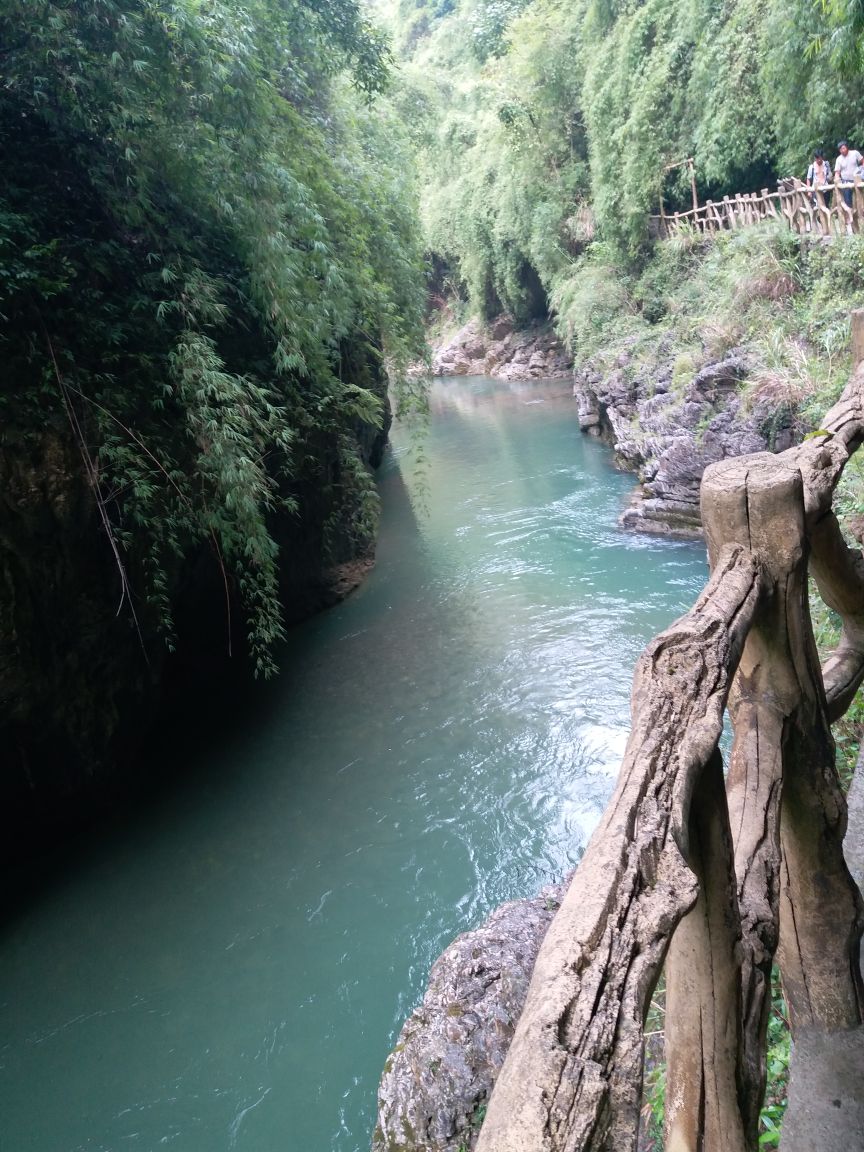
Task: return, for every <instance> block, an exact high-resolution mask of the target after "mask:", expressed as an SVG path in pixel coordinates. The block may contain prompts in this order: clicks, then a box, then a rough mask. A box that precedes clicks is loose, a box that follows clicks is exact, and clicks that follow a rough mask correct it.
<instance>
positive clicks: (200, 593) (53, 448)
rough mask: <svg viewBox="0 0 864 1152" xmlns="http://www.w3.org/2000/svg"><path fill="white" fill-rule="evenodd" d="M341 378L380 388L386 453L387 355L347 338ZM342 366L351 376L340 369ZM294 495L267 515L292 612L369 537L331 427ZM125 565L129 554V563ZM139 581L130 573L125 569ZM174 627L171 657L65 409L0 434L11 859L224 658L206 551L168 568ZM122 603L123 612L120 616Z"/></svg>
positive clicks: (375, 442) (134, 764) (314, 596)
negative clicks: (116, 543)
mask: <svg viewBox="0 0 864 1152" xmlns="http://www.w3.org/2000/svg"><path fill="white" fill-rule="evenodd" d="M342 369H343V372H344V373H345V378H348V379H351V380H352V382H356V383H358V384H360V385H361V386H363V387H368V388H370V389H371V390H373V391H375V392H376V394H377V395H379V397H380V398H381V399H382V402H383V404H384V410H385V420H384V426H383V428H380V429H379V428H374V427H371V426H367V425H362V426H361V425H359V424H358V426H357V427H356V429H355V438H356V443H357V450H358V452H359V454H360V456H361V457H362V459H363V460H364V461H365V462H366V463H367V464H369V465H370V466H371V465H373V464H377V463H378V462H380V459H381V453H382V451H383V446H384V444H385V442H386V434H387V429H388V428H389V423H390V409H389V403H388V402H387V381H386V374H385V373H384V371H383V368H382V365H381V360H380V356H379V355H378V354H377V352H376V351H375V350H374V349H371V348H369V347H368V346H367V345H366V344H365V343H364V344H363V345H357V346H353V347H346V349H345V355H344V356H343V364H342ZM349 373H350V376H349V375H348V374H349ZM304 450H305V451H304V455H305V458H306V461H307V463H306V465H305V470H304V473H303V475H302V476H300V477H299V478H298V480H297V481H296V483H295V485H294V487H293V488H292V492H291V494H292V495H293V496H294V497H295V498H296V499H297V502H298V505H299V512H298V514H297V515H295V516H288V515H282V516H280V517H277V518H276V519H275V520H274V522H273V524H272V526H271V527H272V531H273V534H274V538H275V539H276V540H277V542H278V544H279V548H280V561H281V564H280V578H281V593H282V599H283V603H284V613H285V619H286V621H287V622H288V623H292V622H295V621H297V620H300V619H302V618H303V617H305V616H308V615H310V614H312V613H314V612H316V611H319V610H320V609H322V608H324V607H327V606H328V605H330V604H333V603H334V602H335V601H336V600H337V599H339V598H341V597H342V596H344V595H345V594H346V593H347V592H349V591H350V590H351V588H353V587H354V586H356V584H357V583H358V582H359V580H360V578H361V577H362V575H363V573H364V571H365V569H366V568H367V567H368V566H369V565H370V564H371V562H372V558H373V555H374V539H372V538H370V536H369V534H368V532H366V533H363V532H360V531H358V529H357V524H356V515H355V513H356V508H355V506H354V496H353V495H352V493H351V485H350V482H349V481H350V478H348V477H344V476H342V475H340V468H341V464H340V459H339V455H338V453H337V452H336V451H335V446H334V444H333V443H332V442H331V441H330V440H328V438H327V437H324V436H322V437H319V438H318V439H317V440H316V441H315V442H311V441H310V442H309V443H307V444H306V445H304ZM126 562H127V563H128V564H129V569H130V573H132V572H133V570H134V563H135V561H134V556H133V557H131V558H126ZM133 583H134V576H133ZM169 583H170V587H169V592H170V595H171V599H172V601H173V603H174V606H175V619H176V625H177V631H178V637H179V644H178V651H177V655H176V656H171V655H169V654H168V652H167V649H166V647H165V644H164V642H163V641H162V640H161V638H160V637H159V636H158V635H157V632H156V629H155V623H156V622H155V620H154V618H153V617H152V615H151V614H150V612H149V610H148V608H147V605H146V603H144V602H143V598H142V597H140V596H138V597H136V601H135V605H136V613H137V616H138V621H139V624H140V632H141V635H140V636H139V633H138V629H137V628H136V626H135V623H134V620H133V618H132V616H131V613H130V612H129V607H128V600H127V601H125V602H124V603H123V605H122V607H121V599H122V584H121V579H120V574H119V571H118V567H117V562H116V559H115V557H114V555H113V553H112V549H111V545H110V541H109V539H108V536H107V534H106V532H105V529H104V527H103V525H102V523H101V520H100V516H99V512H98V507H97V504H96V501H95V499H94V496H93V492H92V490H91V488H90V485H89V483H88V481H87V479H86V476H85V470H84V468H83V466H82V461H81V457H80V453H79V450H78V448H77V447H76V445H75V443H74V441H73V440H72V438H71V436H70V435H69V432H68V428H67V426H66V425H65V423H64V422H63V421H62V419H58V421H57V423H56V425H54V426H52V425H47V426H46V427H44V428H42V429H40V430H33V431H28V432H27V433H26V434H23V433H22V434H16V433H15V432H14V431H13V430H11V429H10V428H9V427H7V428H5V429H4V431H3V436H2V439H0V832H2V843H3V845H4V851H6V852H7V853H8V854H11V855H15V854H16V853H17V852H18V851H19V850H20V849H21V848H22V847H23V846H24V845H25V844H26V842H27V840H28V838H29V836H30V829H31V826H32V827H33V828H42V827H44V828H45V829H49V828H51V827H56V826H57V825H58V824H68V825H74V823H75V822H77V821H78V820H79V819H81V818H82V817H84V816H86V815H87V814H88V813H89V812H90V810H91V809H92V808H93V807H94V806H96V805H97V804H99V803H101V802H102V801H103V800H105V799H106V798H109V797H110V795H111V794H112V793H113V792H114V791H115V790H117V789H123V788H125V786H126V785H127V784H129V783H131V782H133V780H134V781H135V783H136V784H137V783H138V782H139V781H138V778H140V777H143V776H146V775H147V773H148V772H150V771H151V768H150V767H149V766H144V765H143V764H141V763H140V760H139V759H138V749H139V746H140V740H141V737H142V734H143V733H144V732H145V731H146V730H147V728H148V726H149V725H150V724H151V723H152V721H153V718H154V716H155V715H156V713H157V709H158V707H159V705H160V703H161V701H162V699H163V696H164V691H165V685H166V684H168V685H169V686H170V687H169V692H181V693H182V692H185V691H186V690H187V689H186V687H185V685H187V684H188V682H189V680H190V677H191V678H194V679H195V681H196V683H198V682H200V681H203V679H205V678H207V677H210V678H212V679H214V680H215V679H216V678H218V677H219V676H220V674H222V671H223V670H225V669H226V668H227V666H228V656H227V653H228V628H227V624H226V621H227V612H226V593H225V583H224V579H223V574H222V572H221V570H220V568H219V565H218V564H217V562H216V560H215V558H214V555H213V553H212V551H211V550H210V549H207V548H202V549H201V551H200V552H198V553H197V554H194V555H191V556H189V557H187V558H186V560H185V561H184V563H183V564H182V565H181V564H179V563H178V566H177V569H176V571H174V572H172V573H169ZM118 608H119V611H118ZM231 618H232V624H233V643H232V649H233V651H234V653H235V656H234V658H233V660H232V661H231V667H232V668H233V667H235V666H236V665H237V664H238V663H239V664H241V665H242V664H243V662H244V658H243V656H242V653H243V650H244V636H243V634H244V633H245V620H244V618H243V613H242V610H241V607H240V605H239V604H238V603H237V602H236V600H235V597H234V595H233V594H232V596H231Z"/></svg>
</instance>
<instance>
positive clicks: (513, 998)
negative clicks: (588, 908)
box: [372, 877, 569, 1152]
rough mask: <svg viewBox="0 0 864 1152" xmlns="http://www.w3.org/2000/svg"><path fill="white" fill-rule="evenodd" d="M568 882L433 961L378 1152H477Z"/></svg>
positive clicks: (391, 1066) (383, 1106) (386, 1089)
mask: <svg viewBox="0 0 864 1152" xmlns="http://www.w3.org/2000/svg"><path fill="white" fill-rule="evenodd" d="M567 883H569V877H568V878H567V880H565V881H564V882H563V883H562V884H560V885H555V886H552V887H549V888H544V889H543V890H542V892H541V893H540V894H539V895H538V896H536V897H534V898H533V899H531V900H518V901H514V902H512V903H509V904H504V905H502V906H501V907H500V908H498V909H496V910H495V912H493V913H492V915H491V916H490V917H489V919H488V920H486V922H485V923H484V924H482V925H481V926H480V927H479V928H476V929H475V930H474V931H472V932H466V933H465V934H464V935H462V936H459V937H457V939H456V940H454V941H453V943H452V944H451V945H450V947H449V948H447V949H446V951H445V952H444V953H443V954H442V955H441V956H439V958H438V959H437V960H436V961H435V964H434V965H433V967H432V971H431V973H430V975H429V985H428V988H427V990H426V995H425V996H424V997H423V1003H422V1004H421V1005H420V1006H419V1008H416V1009H415V1010H414V1012H413V1013H412V1014H411V1016H410V1017H409V1019H408V1020H407V1021H406V1023H405V1024H404V1026H403V1028H402V1031H401V1032H400V1034H399V1039H398V1042H397V1044H396V1047H395V1048H394V1050H393V1052H392V1054H391V1055H390V1057H389V1058H388V1060H387V1063H386V1065H385V1069H384V1075H383V1076H382V1079H381V1084H380V1087H379V1089H378V1124H377V1127H376V1129H375V1135H374V1138H373V1141H372V1150H373V1152H460V1149H464V1150H466V1152H470V1150H471V1149H473V1147H474V1145H475V1143H476V1141H477V1136H478V1133H479V1130H480V1125H481V1123H482V1120H483V1115H484V1113H485V1105H486V1101H487V1100H488V1098H489V1095H490V1093H491V1091H492V1085H493V1084H494V1083H495V1078H496V1077H497V1075H498V1072H499V1071H500V1069H501V1065H502V1064H503V1062H504V1057H505V1055H506V1053H507V1048H508V1047H509V1045H510V1041H511V1039H512V1036H513V1031H514V1029H515V1026H516V1021H517V1020H518V1018H519V1015H520V1013H521V1011H522V1008H523V1005H524V1003H525V996H526V994H527V992H528V982H529V980H530V978H531V972H532V970H533V968H534V961H535V959H536V957H537V952H538V950H539V948H540V944H541V943H542V940H543V937H544V936H545V935H546V930H547V928H548V927H549V924H550V923H551V921H552V917H553V916H554V915H555V912H556V911H557V909H558V905H559V904H560V902H561V899H562V897H563V895H564V892H565V890H566V887H567Z"/></svg>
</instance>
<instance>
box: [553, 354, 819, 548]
mask: <svg viewBox="0 0 864 1152" xmlns="http://www.w3.org/2000/svg"><path fill="white" fill-rule="evenodd" d="M749 372H750V364H749V362H748V360H747V357H746V355H745V354H744V353H743V352H742V351H741V350H738V349H733V350H732V351H731V352H729V353H727V354H726V355H725V356H724V357H722V358H721V359H720V360H717V361H715V362H712V363H709V364H706V365H704V366H703V367H702V368H699V369H698V370H696V371H695V372H694V373H693V374H692V375H689V376H688V375H686V374H685V375H684V378H683V379H681V373H680V372H676V370H675V366H674V365H673V363H671V362H670V363H669V364H667V365H665V366H662V367H661V368H660V369H658V370H655V371H650V370H648V369H638V368H637V369H634V368H633V367H632V366H631V364H630V362H629V359H628V357H627V355H626V354H625V355H624V356H622V357H621V358H620V359H619V362H618V365H617V367H616V368H615V369H613V371H611V372H607V373H605V374H601V373H599V372H596V371H593V370H592V368H591V366H590V365H589V366H586V367H583V368H581V369H579V370H577V371H576V373H575V385H574V389H573V393H574V396H575V398H576V400H577V402H578V404H579V422H580V425H581V427H582V429H583V431H586V432H588V433H590V434H591V435H595V436H602V437H603V438H604V439H606V440H608V441H609V442H610V443H611V444H612V445H613V446H614V449H615V453H616V456H617V458H618V462H619V463H620V464H621V465H622V467H624V468H627V469H630V470H631V471H633V472H635V473H636V474H637V476H638V477H639V480H640V482H641V484H640V488H639V490H638V491H637V492H636V494H635V496H634V499H633V502H632V504H631V506H630V507H629V508H628V509H627V510H626V511H625V512H624V514H623V515H622V517H621V522H622V523H623V524H624V525H625V526H626V527H628V528H634V529H639V530H641V531H647V532H674V533H679V534H685V535H695V534H697V533H698V532H699V531H700V528H701V521H700V517H699V486H700V483H701V481H702V473H703V472H704V471H705V469H706V468H707V467H708V465H709V464H713V463H714V462H715V461H717V460H723V459H726V458H727V457H730V456H741V455H744V454H746V453H750V452H765V451H781V450H783V449H785V448H788V447H790V446H791V444H792V443H793V440H794V439H795V435H796V430H795V429H794V427H793V421H792V418H791V416H790V415H789V413H788V411H787V409H785V408H784V407H783V405H782V404H781V405H778V404H777V403H776V401H774V400H772V398H771V397H769V396H763V397H762V398H761V399H760V398H757V399H756V400H755V402H754V403H753V404H752V405H751V406H749V407H745V405H744V404H743V403H742V400H741V395H740V391H739V388H740V384H741V383H742V381H744V380H745V379H746V377H747V375H748V374H749Z"/></svg>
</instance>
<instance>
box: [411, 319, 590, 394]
mask: <svg viewBox="0 0 864 1152" xmlns="http://www.w3.org/2000/svg"><path fill="white" fill-rule="evenodd" d="M571 364H572V361H571V360H570V358H569V356H568V355H567V353H566V352H565V350H564V347H563V345H562V344H561V341H560V340H559V339H558V337H557V336H556V335H555V333H554V331H553V330H552V328H551V326H550V325H549V324H535V325H532V326H530V327H528V328H523V329H518V330H517V329H516V327H515V325H514V321H513V320H512V319H511V317H509V316H499V317H498V318H497V319H495V320H493V321H491V322H490V323H489V324H482V323H481V322H480V321H479V320H471V321H469V322H468V323H467V324H466V325H465V326H464V327H463V328H460V330H459V331H458V332H457V333H456V335H455V336H452V337H451V338H450V339H449V340H447V341H446V342H445V343H444V344H443V345H441V347H439V348H438V349H437V350H436V352H435V357H434V360H433V362H432V372H433V375H435V376H496V377H498V378H499V379H501V380H529V379H546V380H549V379H560V378H562V377H565V376H569V375H570V370H571Z"/></svg>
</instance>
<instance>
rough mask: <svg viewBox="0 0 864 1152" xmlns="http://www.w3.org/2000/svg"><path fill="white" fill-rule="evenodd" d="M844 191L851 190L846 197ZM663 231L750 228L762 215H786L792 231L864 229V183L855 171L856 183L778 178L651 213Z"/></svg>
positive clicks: (844, 232) (824, 233) (666, 233)
mask: <svg viewBox="0 0 864 1152" xmlns="http://www.w3.org/2000/svg"><path fill="white" fill-rule="evenodd" d="M843 191H846V192H848V193H849V198H850V200H851V204H848V205H847V203H846V201H845V198H844V196H843ZM651 220H652V221H653V222H654V225H655V227H656V228H657V229H658V230H659V232H660V234H661V235H663V236H675V235H677V234H678V233H680V232H681V231H683V230H684V229H686V228H691V229H696V230H697V231H699V232H722V231H729V230H733V231H734V230H735V229H737V228H746V227H748V226H749V225H751V224H758V223H759V222H760V221H763V220H778V221H785V222H786V223H787V224H788V225H789V227H790V228H791V229H792V230H793V231H794V232H799V233H802V234H803V233H805V232H813V233H815V234H816V235H821V236H833V235H843V236H845V235H848V234H849V233H850V232H862V231H864V183H862V181H861V180H860V179H859V178H858V177H857V176H856V177H855V181H854V183H852V184H829V185H826V186H825V187H824V188H807V187H806V186H805V185H804V184H802V183H801V181H800V180H795V179H789V180H782V181H779V183H778V187H777V191H776V192H769V191H768V189H767V188H763V189H762V191H761V192H750V193H744V194H739V195H737V196H724V197H723V199H722V200H718V201H714V200H707V201H706V202H705V203H704V204H702V205H701V206H700V207H699V208H691V209H690V210H689V212H673V213H669V214H666V215H663V216H652V217H651Z"/></svg>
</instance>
